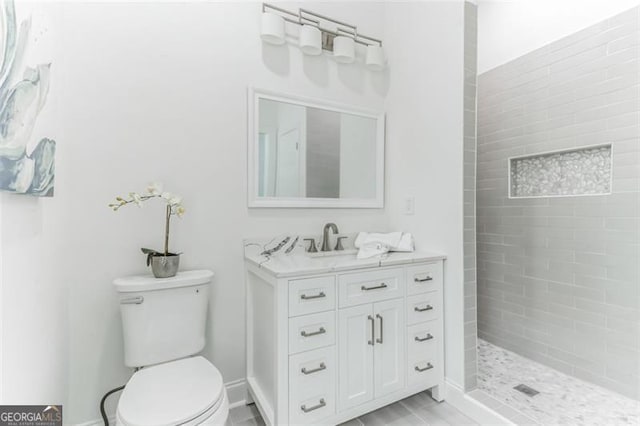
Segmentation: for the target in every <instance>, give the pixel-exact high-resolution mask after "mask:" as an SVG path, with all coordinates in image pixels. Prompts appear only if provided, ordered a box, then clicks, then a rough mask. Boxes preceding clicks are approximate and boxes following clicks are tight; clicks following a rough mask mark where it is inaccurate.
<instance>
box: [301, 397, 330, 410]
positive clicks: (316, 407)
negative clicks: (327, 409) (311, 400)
mask: <svg viewBox="0 0 640 426" xmlns="http://www.w3.org/2000/svg"><path fill="white" fill-rule="evenodd" d="M325 405H327V403H326V402H324V398H320V401H319V402H318V403H317V404H316V405H314V406H313V407H309V408H307V406H306V405H304V404H302V405H301V406H300V409H301V410H302V411H304V412H305V413H309V412H311V411H313V410H317V409H318V408H322V407H324V406H325Z"/></svg>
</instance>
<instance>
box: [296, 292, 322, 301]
mask: <svg viewBox="0 0 640 426" xmlns="http://www.w3.org/2000/svg"><path fill="white" fill-rule="evenodd" d="M321 297H327V295H326V294H324V291H321V292H320V293H318V294H314V295H313V296H307V295H306V294H303V295H301V296H300V299H302V300H311V299H320V298H321Z"/></svg>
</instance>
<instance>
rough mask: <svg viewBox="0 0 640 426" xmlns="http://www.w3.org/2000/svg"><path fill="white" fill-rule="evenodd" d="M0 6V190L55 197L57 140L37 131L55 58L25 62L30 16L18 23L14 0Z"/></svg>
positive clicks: (30, 40) (5, 0)
mask: <svg viewBox="0 0 640 426" xmlns="http://www.w3.org/2000/svg"><path fill="white" fill-rule="evenodd" d="M0 9H1V13H0V190H3V191H9V192H14V193H19V194H30V195H35V196H42V197H51V196H53V190H54V178H55V162H54V158H55V152H56V142H55V141H54V140H53V139H51V138H48V137H41V136H37V137H36V136H35V134H34V132H33V130H34V127H35V126H36V123H37V120H38V117H39V115H40V113H41V111H42V110H43V108H44V107H45V105H46V102H47V95H48V93H49V78H50V71H51V63H40V64H38V63H35V64H30V63H27V62H28V61H27V55H26V53H25V52H26V51H27V48H28V47H30V46H29V44H30V43H31V42H33V40H34V38H31V37H30V31H31V29H32V28H31V19H30V18H27V19H24V20H21V21H20V22H19V24H18V22H17V19H16V10H15V4H14V2H13V0H0ZM35 40H37V38H35Z"/></svg>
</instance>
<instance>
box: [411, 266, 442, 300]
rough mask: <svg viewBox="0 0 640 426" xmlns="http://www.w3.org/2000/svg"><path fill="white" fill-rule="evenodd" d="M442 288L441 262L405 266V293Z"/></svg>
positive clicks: (418, 292) (425, 291)
mask: <svg viewBox="0 0 640 426" xmlns="http://www.w3.org/2000/svg"><path fill="white" fill-rule="evenodd" d="M440 288H442V262H435V263H427V264H424V265H417V266H410V267H408V268H407V294H408V295H409V296H411V295H413V294H420V293H427V292H429V291H435V290H439V289H440Z"/></svg>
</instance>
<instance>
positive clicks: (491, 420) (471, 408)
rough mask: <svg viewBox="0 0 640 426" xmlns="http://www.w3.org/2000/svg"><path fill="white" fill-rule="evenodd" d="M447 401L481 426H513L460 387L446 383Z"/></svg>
mask: <svg viewBox="0 0 640 426" xmlns="http://www.w3.org/2000/svg"><path fill="white" fill-rule="evenodd" d="M446 392H447V393H446V398H445V401H446V402H448V403H449V404H451V405H453V406H454V407H455V408H457V409H458V410H460V411H461V412H462V413H463V414H465V415H466V416H467V417H471V418H472V419H473V420H475V421H476V422H478V423H480V424H481V425H500V426H513V425H515V423H513V422H511V421H510V420H509V419H507V418H506V417H504V416H502V415H500V414H499V413H497V412H496V411H494V410H492V409H491V408H489V407H487V406H486V405H483V404H482V403H480V402H478V401H476V400H475V399H473V398H471V397H470V396H469V395H467V394H466V393H465V392H464V391H463V390H462V389H461V388H460V387H459V386H457V385H454V384H453V383H450V382H446Z"/></svg>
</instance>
